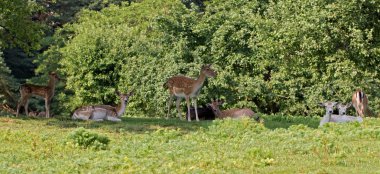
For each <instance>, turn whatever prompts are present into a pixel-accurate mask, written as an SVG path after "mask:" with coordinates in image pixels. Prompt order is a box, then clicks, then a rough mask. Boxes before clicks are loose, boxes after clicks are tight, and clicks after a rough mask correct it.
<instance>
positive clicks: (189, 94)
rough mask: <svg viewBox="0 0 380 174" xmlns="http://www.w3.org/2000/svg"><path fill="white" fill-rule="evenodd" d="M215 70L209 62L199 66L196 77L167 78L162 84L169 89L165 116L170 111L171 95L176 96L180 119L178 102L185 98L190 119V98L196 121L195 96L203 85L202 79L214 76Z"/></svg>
mask: <svg viewBox="0 0 380 174" xmlns="http://www.w3.org/2000/svg"><path fill="white" fill-rule="evenodd" d="M216 74H217V73H216V72H215V70H213V69H211V64H209V65H203V66H202V68H201V72H200V75H199V77H198V78H197V79H195V80H194V79H192V78H189V77H185V76H174V77H171V78H169V79H168V80H167V81H166V83H165V84H164V87H165V88H168V89H169V93H170V97H169V99H168V113H167V115H166V117H167V118H168V117H169V113H170V107H171V104H172V100H173V97H174V96H175V97H177V102H176V105H177V110H178V117H179V118H180V119H181V111H180V103H181V99H182V98H185V99H186V104H187V113H188V114H187V119H188V121H191V118H190V98H192V100H193V102H194V108H195V118H196V120H197V121H199V118H198V110H197V96H198V95H199V93H200V91H201V88H202V86H203V83H204V81H205V80H206V77H216Z"/></svg>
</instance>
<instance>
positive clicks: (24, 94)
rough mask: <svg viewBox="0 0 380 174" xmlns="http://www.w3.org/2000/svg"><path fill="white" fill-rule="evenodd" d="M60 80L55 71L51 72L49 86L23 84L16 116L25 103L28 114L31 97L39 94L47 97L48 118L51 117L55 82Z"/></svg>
mask: <svg viewBox="0 0 380 174" xmlns="http://www.w3.org/2000/svg"><path fill="white" fill-rule="evenodd" d="M58 80H60V78H59V77H58V75H57V74H56V73H55V72H50V73H49V82H48V85H47V86H39V85H32V84H23V85H21V87H20V94H21V98H20V101H19V103H18V105H17V113H16V117H17V116H18V114H19V111H20V107H21V106H22V105H23V106H24V109H25V114H26V115H27V116H28V115H29V114H28V105H29V98H30V97H31V96H33V95H34V96H39V97H42V98H44V99H45V108H46V115H45V116H46V118H49V117H50V102H51V99H52V98H53V96H54V91H55V83H56V82H57V81H58Z"/></svg>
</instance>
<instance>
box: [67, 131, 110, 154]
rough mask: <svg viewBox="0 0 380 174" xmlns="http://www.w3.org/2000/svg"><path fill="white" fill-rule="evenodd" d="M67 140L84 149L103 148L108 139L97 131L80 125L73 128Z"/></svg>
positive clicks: (105, 146)
mask: <svg viewBox="0 0 380 174" xmlns="http://www.w3.org/2000/svg"><path fill="white" fill-rule="evenodd" d="M68 139H69V142H71V143H73V144H74V145H75V146H77V147H78V146H79V147H82V148H85V149H88V148H91V149H95V150H105V149H106V148H107V145H108V143H109V142H110V139H109V138H108V137H106V136H102V135H98V134H97V133H93V132H89V131H88V130H86V129H85V128H83V127H81V128H78V129H76V130H74V131H73V132H72V133H71V134H70V135H69V137H68Z"/></svg>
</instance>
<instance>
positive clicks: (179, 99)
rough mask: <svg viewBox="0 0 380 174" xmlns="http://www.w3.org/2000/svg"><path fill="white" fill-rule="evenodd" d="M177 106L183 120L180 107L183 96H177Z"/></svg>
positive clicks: (179, 115)
mask: <svg viewBox="0 0 380 174" xmlns="http://www.w3.org/2000/svg"><path fill="white" fill-rule="evenodd" d="M175 104H176V106H177V112H178V117H179V119H180V120H182V117H181V109H180V104H181V97H177V101H176V103H175Z"/></svg>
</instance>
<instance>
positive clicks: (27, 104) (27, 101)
mask: <svg viewBox="0 0 380 174" xmlns="http://www.w3.org/2000/svg"><path fill="white" fill-rule="evenodd" d="M28 107H29V99H26V101H25V102H24V109H25V114H26V116H29V112H28Z"/></svg>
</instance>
